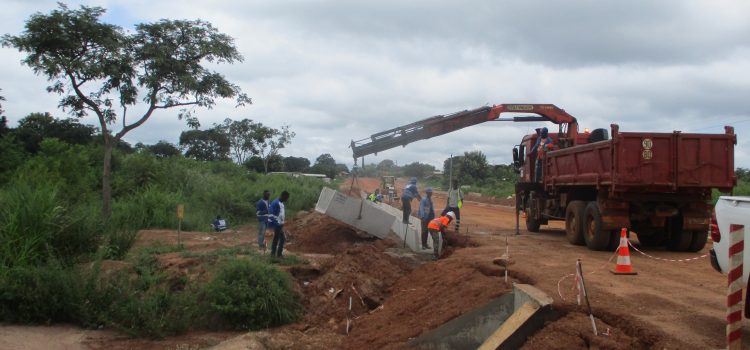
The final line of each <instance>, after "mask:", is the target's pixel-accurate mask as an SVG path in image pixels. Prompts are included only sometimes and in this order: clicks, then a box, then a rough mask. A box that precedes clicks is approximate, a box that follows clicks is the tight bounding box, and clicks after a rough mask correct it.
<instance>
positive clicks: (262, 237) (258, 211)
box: [255, 190, 271, 252]
mask: <svg viewBox="0 0 750 350" xmlns="http://www.w3.org/2000/svg"><path fill="white" fill-rule="evenodd" d="M270 198H271V192H269V191H268V190H265V191H263V198H261V199H260V200H259V201H258V202H256V203H255V215H256V216H257V217H258V248H259V249H262V250H263V251H264V252H265V251H266V228H267V227H268V208H269V203H268V200H269V199H270Z"/></svg>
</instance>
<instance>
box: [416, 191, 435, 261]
mask: <svg viewBox="0 0 750 350" xmlns="http://www.w3.org/2000/svg"><path fill="white" fill-rule="evenodd" d="M424 193H425V196H424V198H422V200H421V201H419V210H418V211H417V216H418V217H419V220H420V221H421V222H422V249H430V246H429V245H428V244H427V235H428V232H427V225H428V224H429V223H430V221H431V220H432V219H434V218H435V208H434V207H433V206H432V187H427V188H426V189H425V190H424Z"/></svg>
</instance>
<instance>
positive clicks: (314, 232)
mask: <svg viewBox="0 0 750 350" xmlns="http://www.w3.org/2000/svg"><path fill="white" fill-rule="evenodd" d="M286 230H287V231H288V233H289V235H290V243H289V249H290V250H293V251H298V252H305V253H322V254H336V253H337V252H341V251H343V250H345V249H347V248H349V247H351V246H352V245H354V244H355V243H359V242H368V241H373V240H375V238H371V237H369V236H368V235H367V234H365V233H363V232H360V231H357V230H355V229H353V228H352V227H350V226H348V225H346V224H343V223H341V222H339V221H336V220H334V219H332V218H330V217H328V216H325V215H323V214H320V213H317V212H311V213H307V214H304V215H301V216H298V217H296V218H295V219H293V220H291V221H290V222H289V223H288V224H286Z"/></svg>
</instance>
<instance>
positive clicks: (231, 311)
mask: <svg viewBox="0 0 750 350" xmlns="http://www.w3.org/2000/svg"><path fill="white" fill-rule="evenodd" d="M206 297H207V300H208V302H209V303H210V307H211V309H212V310H213V311H215V312H216V313H218V314H219V315H220V316H221V317H222V318H223V319H225V320H226V321H227V322H229V323H230V324H231V325H233V326H234V327H235V328H238V329H250V330H257V329H261V328H267V327H274V326H279V325H283V324H286V323H290V322H294V321H296V320H297V319H298V318H299V316H300V313H301V310H302V306H301V304H300V300H299V296H298V295H297V294H296V293H295V292H294V291H293V290H292V284H291V281H290V279H289V276H288V275H286V274H285V273H283V272H281V271H279V270H277V269H275V268H274V267H272V266H270V265H268V264H264V263H261V262H259V261H255V260H250V259H236V260H231V261H228V262H226V263H224V264H223V265H221V266H220V267H219V271H218V273H217V275H216V277H215V278H214V279H213V280H212V281H211V282H210V283H209V285H208V287H207V289H206Z"/></svg>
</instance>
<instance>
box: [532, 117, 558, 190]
mask: <svg viewBox="0 0 750 350" xmlns="http://www.w3.org/2000/svg"><path fill="white" fill-rule="evenodd" d="M553 142H554V141H553V140H552V138H551V137H549V130H547V128H546V127H544V128H542V129H541V130H540V131H539V136H538V137H537V138H536V142H535V143H534V147H533V152H536V153H535V154H536V165H535V166H536V168H535V170H536V171H535V174H536V176H535V177H534V180H535V181H536V182H542V166H543V162H544V155H545V154H546V153H547V152H548V151H549V150H551V149H552V147H553Z"/></svg>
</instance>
